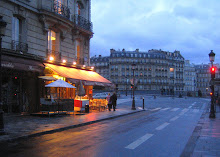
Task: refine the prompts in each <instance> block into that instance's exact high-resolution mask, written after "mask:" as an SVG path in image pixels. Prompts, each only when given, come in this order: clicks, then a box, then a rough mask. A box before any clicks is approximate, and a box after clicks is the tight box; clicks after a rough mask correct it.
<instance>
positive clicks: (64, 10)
mask: <svg viewBox="0 0 220 157" xmlns="http://www.w3.org/2000/svg"><path fill="white" fill-rule="evenodd" d="M53 11H54V12H55V13H57V14H59V15H61V16H64V17H66V18H68V19H69V18H70V9H69V8H68V7H67V6H65V5H63V4H62V3H61V2H59V1H56V0H55V1H54V7H53Z"/></svg>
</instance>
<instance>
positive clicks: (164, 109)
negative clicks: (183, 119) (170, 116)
mask: <svg viewBox="0 0 220 157" xmlns="http://www.w3.org/2000/svg"><path fill="white" fill-rule="evenodd" d="M169 109H170V108H169V107H168V108H163V109H161V110H163V111H166V110H169Z"/></svg>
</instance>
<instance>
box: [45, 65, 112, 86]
mask: <svg viewBox="0 0 220 157" xmlns="http://www.w3.org/2000/svg"><path fill="white" fill-rule="evenodd" d="M44 65H45V66H46V67H49V68H50V69H51V70H53V71H54V72H56V73H57V74H59V75H60V76H62V77H66V78H68V80H69V81H70V82H72V83H77V82H78V81H79V80H81V81H82V82H83V84H84V85H99V86H111V85H112V83H111V82H110V81H109V80H107V79H106V78H104V77H102V76H101V75H99V74H98V73H96V72H94V71H87V70H81V69H76V68H71V67H65V66H61V65H54V64H49V63H44Z"/></svg>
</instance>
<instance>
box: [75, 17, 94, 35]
mask: <svg viewBox="0 0 220 157" xmlns="http://www.w3.org/2000/svg"><path fill="white" fill-rule="evenodd" d="M72 21H73V23H74V24H75V25H77V26H79V27H81V28H83V29H85V30H88V31H90V32H92V22H90V21H89V20H87V19H86V18H84V17H82V16H80V15H73V16H72Z"/></svg>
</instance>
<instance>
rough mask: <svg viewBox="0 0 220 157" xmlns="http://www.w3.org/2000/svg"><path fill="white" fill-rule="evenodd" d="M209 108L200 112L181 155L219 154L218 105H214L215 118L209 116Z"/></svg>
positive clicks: (206, 155)
mask: <svg viewBox="0 0 220 157" xmlns="http://www.w3.org/2000/svg"><path fill="white" fill-rule="evenodd" d="M209 108H210V106H208V108H207V110H206V111H205V112H204V113H203V114H202V116H201V119H200V120H199V122H198V124H197V126H196V127H195V129H194V131H193V134H192V136H191V137H190V139H189V141H188V143H187V145H186V147H185V149H184V151H183V153H182V155H181V157H189V156H191V157H219V156H220V106H217V107H216V114H215V115H216V118H215V119H210V118H209Z"/></svg>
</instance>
